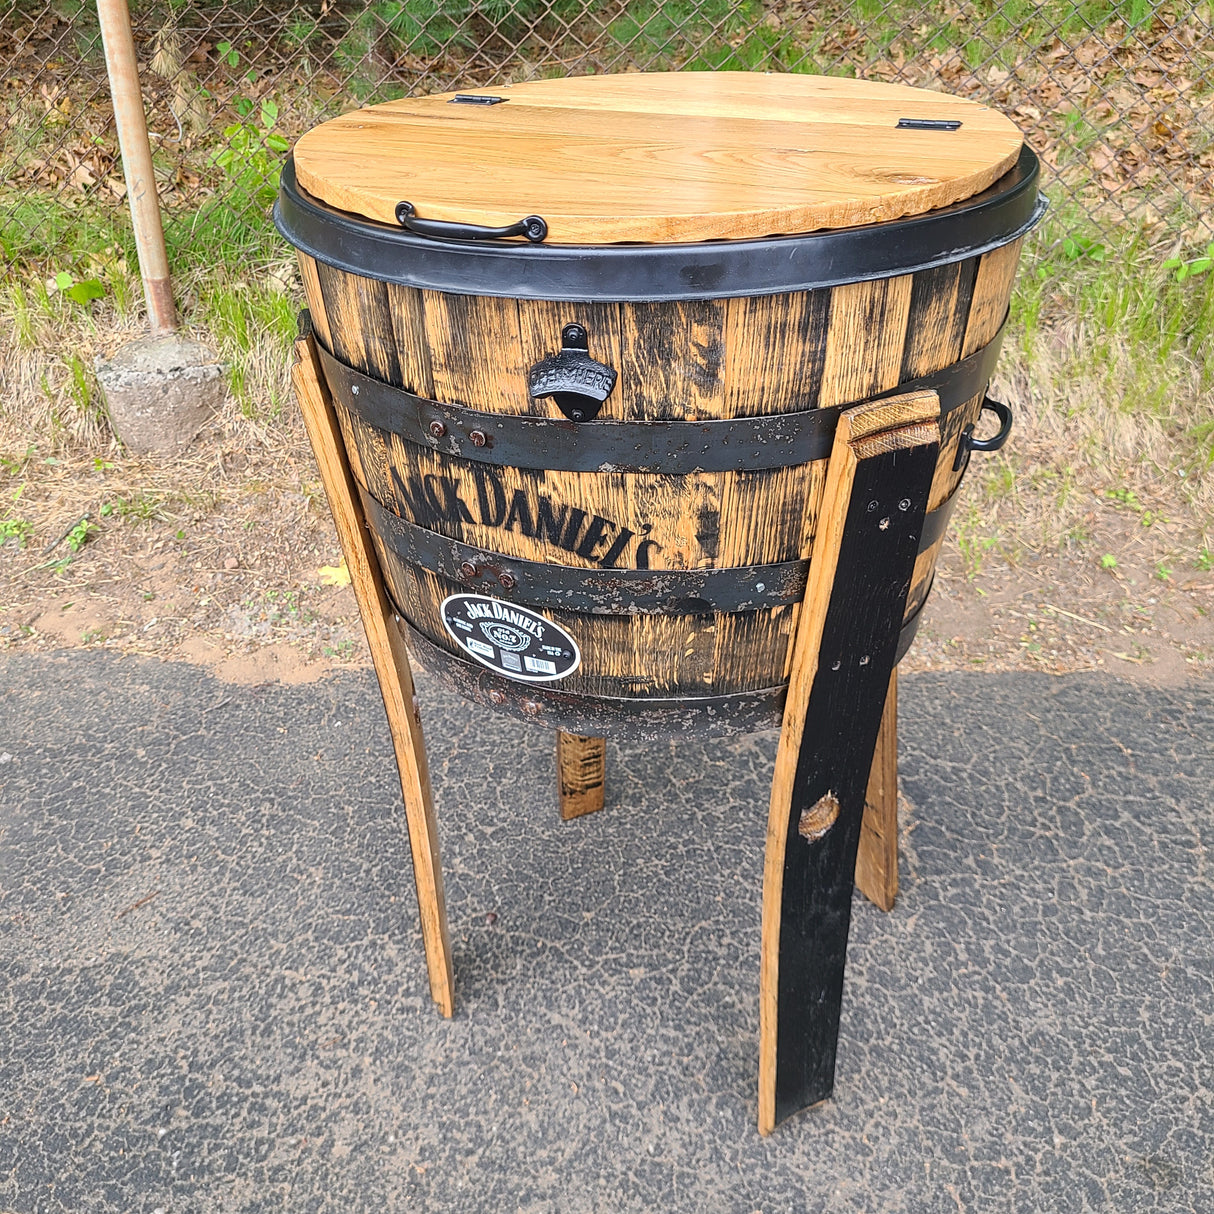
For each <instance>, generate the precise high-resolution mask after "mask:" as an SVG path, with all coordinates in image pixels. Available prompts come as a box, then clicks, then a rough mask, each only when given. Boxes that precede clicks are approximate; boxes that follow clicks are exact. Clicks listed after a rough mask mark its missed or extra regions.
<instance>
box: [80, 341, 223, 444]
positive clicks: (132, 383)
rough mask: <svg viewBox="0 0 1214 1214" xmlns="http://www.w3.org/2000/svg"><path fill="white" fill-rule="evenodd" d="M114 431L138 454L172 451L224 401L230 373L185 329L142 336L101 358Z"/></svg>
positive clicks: (99, 373) (102, 381) (100, 370)
mask: <svg viewBox="0 0 1214 1214" xmlns="http://www.w3.org/2000/svg"><path fill="white" fill-rule="evenodd" d="M97 380H98V382H99V383H100V384H101V389H102V391H103V392H104V394H105V403H106V408H107V409H108V411H109V415H110V422H111V424H112V425H113V427H114V433H115V434H116V435H117V436H118V437H119V438H120V439H121V440H122V442H123V443H124V444H125V445H126V446H127V447H129V448H130V449H131V450H132V451H134V452H136V453H138V454H148V453H160V454H170V453H172V452H176V451H180V450H181V449H182V448H183V447H185V446H187V445H188V444H189V442H190V441H191V439H193V438H194V436H195V435H196V434H197V433H198V432H199V430H201V429H202V427H203V426H204V425H206V423H207V422H208V421H209V420H210V418H211V417H212V416H213V414H214V413H215V412H216V411H217V410H218V409H219V408H220V407H221V406H222V405H223V401H224V397H225V396H226V394H227V376H226V374H225V368H224V366H223V364H222V363H220V362H218V361H217V359H216V357H215V355H214V354H213V353H212V352H211V351H210V350H208V349H207V347H206V346H204V345H202V344H201V342H197V341H194V340H193V339H192V338H189V337H184V336H182V335H181V334H180V333H168V334H164V335H162V336H158V337H141V338H139V339H138V340H136V341H133V342H130V343H128V344H127V345H125V346H123V347H122V348H121V349H120V350H119V351H118V352H117V353H116V354H115V355H114V357H113V358H111V359H108V360H98V363H97Z"/></svg>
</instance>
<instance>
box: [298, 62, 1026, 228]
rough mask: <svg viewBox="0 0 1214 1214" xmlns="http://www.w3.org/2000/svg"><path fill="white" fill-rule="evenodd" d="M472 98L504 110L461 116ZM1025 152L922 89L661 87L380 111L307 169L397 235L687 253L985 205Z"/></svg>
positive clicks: (834, 82)
mask: <svg viewBox="0 0 1214 1214" xmlns="http://www.w3.org/2000/svg"><path fill="white" fill-rule="evenodd" d="M469 95H471V96H474V97H479V98H485V97H500V98H503V99H504V100H502V101H500V102H498V103H496V104H493V103H486V102H484V101H480V102H464V101H456V100H455V98H456V97H458V96H465V97H466V96H469ZM900 122H901V123H902V125H899V124H900ZM925 122H926V123H927V124H929V125H928V127H927V129H922V128H919V127H917V125H916V124H920V123H925ZM908 124H909V125H908ZM932 124H948V127H949V128H950V129H940V128H939V127H936V128H935V129H933V125H932ZM1021 144H1022V139H1021V135H1020V132H1019V130H1017V128H1016V127H1015V125H1014V124H1013V123H1012V122H1010V121H1009V120H1008V119H1007V118H1005V117H1003V116H1002V115H1001V114H999V113H998V112H996V111H995V110H992V109H989V108H987V107H986V106H982V105H978V104H977V103H976V102H973V101H966V100H964V99H962V98H959V97H951V96H947V95H945V94H943V93H934V92H930V91H928V90H926V89H915V88H910V87H908V86H905V85H898V84H884V83H878V82H874V81H862V80H849V79H843V78H839V77H832V76H804V75H794V74H782V75H762V74H759V73H752V72H661V73H650V74H632V75H618V76H578V77H568V78H565V79H559V80H539V81H532V82H529V83H526V84H513V85H503V86H501V87H498V88H495V89H492V90H490V89H478V90H476V91H475V92H474V93H471V94H454V93H442V94H438V95H435V96H431V97H414V98H406V99H404V100H401V101H389V102H386V103H385V104H383V105H375V106H370V107H368V108H366V109H361V110H356V111H354V112H353V113H350V114H345V115H343V116H342V117H340V118H335V119H333V120H332V121H330V122H326V123H323V124H322V125H320V126H318V127H315V128H314V129H313V130H311V131H309V132H308V133H307V134H306V135H304V136H303V138H301V139H300V140H299V142H298V143H297V144H296V145H295V170H296V173H297V175H298V181H299V184H300V185H301V186H302V187H303V188H304V189H305V190H306V191H307V192H308V193H310V194H311V195H313V196H314V197H315V198H318V199H320V200H321V201H322V202H324V203H327V204H328V205H330V206H332V207H336V208H338V209H340V210H343V211H348V212H353V213H355V214H357V215H361V216H364V217H366V218H368V219H374V220H379V221H381V222H384V223H388V224H393V225H395V224H396V223H397V220H396V207H397V204H398V203H400V202H402V201H407V202H410V203H412V204H413V207H414V211H415V214H416V216H417V217H418V218H420V219H428V220H440V221H446V222H456V223H464V224H476V225H483V226H488V227H503V226H507V225H510V224H514V223H517V222H518V221H519V220H520V219H522V218H523V217H524V216H528V215H533V214H534V215H540V216H542V217H543V218H544V220H545V221H546V223H547V225H548V235H547V240H548V241H549V242H551V243H561V244H611V243H617V242H621V241H636V242H644V243H655V242H657V243H667V242H672V243H677V242H685V241H701V240H717V239H726V240H746V239H754V238H757V237H762V236H772V235H781V234H789V233H796V232H810V231H816V230H821V229H824V228H849V227H856V226H859V225H861V224H869V223H880V222H885V221H888V220H893V219H898V218H900V217H902V216H907V215H917V214H922V213H923V212H925V211H930V210H933V209H935V208H937V207H942V206H948V205H949V204H951V203H955V202H959V201H961V200H963V199H965V198H969V197H971V196H972V195H974V194H977V193H979V192H980V191H982V190H984V189H986V187H987V186H989V185H991V184H992V183H993V182H994V181H996V180H998V178H999V177H1001V176H1002V175H1003V174H1004V173H1005V172H1006V171H1007V170H1008V169H1009V168H1011V167H1012V165H1013V164H1014V163H1015V162H1016V158H1017V155H1018V154H1019V151H1020V148H1021Z"/></svg>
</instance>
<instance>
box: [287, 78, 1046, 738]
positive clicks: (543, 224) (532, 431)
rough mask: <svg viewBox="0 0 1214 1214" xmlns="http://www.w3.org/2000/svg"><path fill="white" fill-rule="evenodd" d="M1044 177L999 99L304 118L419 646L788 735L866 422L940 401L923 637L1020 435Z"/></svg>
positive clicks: (577, 711)
mask: <svg viewBox="0 0 1214 1214" xmlns="http://www.w3.org/2000/svg"><path fill="white" fill-rule="evenodd" d="M1037 175H1038V174H1037V160H1036V157H1035V156H1034V155H1033V153H1032V151H1031V150H1029V148H1027V147H1026V146H1025V145H1024V144H1023V141H1022V139H1021V136H1020V133H1019V132H1018V131H1017V130H1016V128H1015V127H1014V126H1013V125H1012V124H1011V123H1010V122H1009V121H1007V120H1006V119H1004V118H1003V117H1001V116H1000V115H998V114H997V113H995V112H993V111H992V110H990V109H987V108H985V107H982V106H979V105H977V104H975V103H973V102H969V101H964V100H961V99H958V98H955V97H949V96H945V95H941V94H938V93H933V92H928V91H924V90H918V89H911V88H907V87H903V86H898V85H890V84H876V83H868V82H860V81H853V80H842V79H834V78H825V77H812V76H799V75H781V76H766V75H758V74H748V73H720V74H713V73H667V74H653V75H628V76H601V77H583V78H574V79H565V80H546V81H540V82H534V83H528V84H518V85H511V86H503V87H500V88H497V89H494V90H492V91H490V90H477V91H476V92H475V93H471V94H455V95H452V94H444V95H441V96H434V97H423V98H412V99H406V100H402V101H394V102H389V103H387V104H384V105H377V106H372V107H370V108H368V109H363V110H359V111H356V112H354V113H351V114H347V115H345V116H344V117H341V118H337V119H334V120H333V121H330V122H326V123H324V124H323V125H321V126H319V127H317V128H315V129H314V130H312V131H311V132H309V133H308V134H306V135H305V136H304V137H303V138H302V139H300V140H299V142H298V143H297V144H296V146H295V149H294V152H293V155H292V158H291V160H290V161H289V162H288V164H287V166H286V168H285V169H284V172H283V176H282V188H281V193H280V197H279V201H278V205H277V207H276V211H275V218H276V222H277V224H278V226H279V229H280V231H281V232H282V233H283V234H284V235H285V236H286V238H287V239H288V240H289V241H290V242H291V243H292V244H293V245H294V246H295V247H296V249H297V250H298V253H299V261H300V266H301V270H302V276H303V281H304V285H305V289H306V293H307V300H308V309H309V313H310V317H311V325H312V327H313V333H314V336H315V337H316V339H317V342H318V346H319V348H320V357H321V361H322V363H323V367H324V375H325V379H326V381H327V385H328V389H329V391H330V393H331V395H332V399H333V401H334V405H335V407H336V411H337V415H338V418H339V421H340V424H341V427H342V431H343V435H344V438H345V442H346V447H347V450H348V452H349V456H350V463H351V467H352V470H353V473H354V476H355V479H356V480H357V483H358V486H359V490H360V492H361V494H362V497H363V505H364V508H365V511H366V514H367V518H368V522H369V524H370V526H371V528H372V531H373V535H374V541H375V547H376V550H377V553H378V556H379V558H380V563H381V565H382V568H383V572H384V579H385V582H386V586H387V590H388V593H389V595H390V597H391V599H392V602H393V604H394V606H395V608H396V610H397V612H398V613H399V617H400V627H401V628H402V630H403V631H404V632H405V633H406V637H407V643H408V646H409V649H410V652H411V654H412V655H413V656H414V658H415V659H417V660H419V661H420V662H421V663H422V664H423V665H424V666H425V667H427V668H429V669H430V670H432V671H434V672H437V673H438V674H440V675H442V676H444V677H445V678H447V679H448V680H449V681H451V682H452V683H453V684H454V685H455V686H456V687H458V688H459V689H460V690H461V691H462V692H463V693H465V694H466V695H468V696H470V697H472V698H474V699H477V700H481V701H483V702H485V703H487V704H490V705H492V706H493V707H495V708H498V709H500V710H503V711H508V712H513V713H516V714H518V715H521V716H523V717H525V718H527V719H530V720H534V721H538V722H541V723H543V724H545V725H548V726H552V727H556V728H559V729H562V730H565V731H567V732H569V733H574V734H583V735H603V734H611V735H613V736H617V737H618V736H623V737H654V736H661V735H663V734H670V733H672V732H675V731H681V730H684V729H687V728H700V729H704V730H706V731H708V732H713V733H720V732H726V731H729V730H734V729H757V728H775V727H778V725H779V723H780V711H781V704H782V697H783V694H784V689H785V687H786V685H787V681H788V657H789V644H790V638H791V637H792V635H793V629H794V624H795V621H796V616H797V612H798V610H799V607H800V603H801V599H802V597H803V595H804V591H805V584H806V571H807V568H808V563H809V561H810V560H812V556H813V541H814V533H815V519H816V514H817V509H818V505H819V502H820V500H821V495H822V490H823V485H824V478H825V469H826V465H827V457H828V455H829V453H830V448H831V441H832V436H833V432H834V426H835V422H836V420H837V418H838V415H839V413H840V412H841V411H842V409H843V408H844V407H846V406H850V405H853V404H855V403H857V402H862V401H866V400H870V399H873V398H877V397H881V396H883V395H891V394H894V393H901V392H906V391H910V390H913V389H916V388H926V389H931V390H933V391H935V392H936V393H937V394H938V396H939V399H940V408H941V433H942V440H943V441H942V443H941V446H940V454H939V462H938V465H937V467H936V472H935V478H934V482H933V484H932V488H931V494H930V500H929V503H928V515H927V520H926V523H925V525H924V528H923V536H922V541H921V545H920V554H919V558H918V562H917V564H916V566H915V571H914V576H913V579H912V585H911V589H910V594H909V598H908V601H907V607H906V623H905V625H904V628H903V635H902V642H901V645H900V653H901V652H904V651H905V648H906V646H907V645H909V643H910V640H911V638H912V637H913V634H914V628H915V625H916V622H917V620H918V616H919V611H920V609H921V607H922V605H923V602H924V600H925V598H926V596H927V593H928V591H929V589H930V586H931V580H932V573H933V570H934V567H935V563H936V557H937V554H938V552H939V549H940V544H941V542H942V539H943V536H944V531H945V525H946V523H947V520H948V517H949V514H950V512H951V509H952V506H953V503H954V501H955V494H956V492H957V488H958V485H959V483H960V481H961V478H962V476H963V475H964V472H965V468H966V464H967V460H968V454H969V450H970V449H971V448H975V447H981V446H986V447H987V448H988V449H993V448H994V446H995V445H996V444H997V443H998V442H1000V441H1002V436H1005V434H1006V430H1007V424H1008V415H1007V413H1006V410H1004V409H1003V407H1002V406H998V405H995V404H994V403H993V402H990V401H988V400H987V399H986V396H985V393H986V388H987V383H988V380H989V378H990V375H991V372H992V369H993V367H994V363H995V359H996V357H997V355H998V351H999V343H1000V340H1001V336H1002V332H1003V326H1004V323H1005V317H1006V314H1007V308H1008V298H1009V294H1010V291H1011V288H1012V282H1013V277H1014V274H1015V271H1016V265H1017V261H1018V258H1019V254H1020V246H1021V241H1022V238H1023V236H1024V234H1025V233H1026V232H1027V231H1028V229H1029V228H1030V227H1031V226H1032V225H1033V224H1034V223H1035V222H1036V220H1037V219H1038V218H1039V216H1040V214H1041V211H1042V209H1043V205H1044V204H1043V202H1042V201H1041V200H1039V198H1038V194H1037ZM984 408H989V409H992V410H994V411H996V412H998V413H999V415H1000V419H1001V421H1002V423H1003V425H1002V428H1001V431H1000V436H999V437H997V438H996V439H994V440H985V441H984V440H979V439H976V438H975V437H974V431H975V427H976V426H977V423H978V420H979V416H980V413H981V412H982V411H983V409H984ZM492 603H496V604H498V606H497V607H493V606H486V604H492ZM478 612H479V613H481V617H480V618H479V619H478V615H477V613H478ZM537 620H538V621H539V622H538V623H537V622H536V621H537ZM528 621H530V622H528ZM481 624H484V628H481V627H480V625H481ZM501 625H504V628H503V627H500V626H501ZM495 629H496V631H495ZM491 634H492V635H491ZM499 642H500V644H499ZM477 646H479V650H478V648H477ZM520 653H521V654H522V658H521V659H520V657H519V656H518V654H520ZM545 655H546V656H545ZM522 661H526V662H527V666H526V668H523V667H522Z"/></svg>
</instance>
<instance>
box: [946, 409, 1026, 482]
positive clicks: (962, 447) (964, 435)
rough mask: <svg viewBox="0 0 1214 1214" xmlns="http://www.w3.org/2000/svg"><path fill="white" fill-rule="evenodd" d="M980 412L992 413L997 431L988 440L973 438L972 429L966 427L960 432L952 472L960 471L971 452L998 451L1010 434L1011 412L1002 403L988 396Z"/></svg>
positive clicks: (971, 427)
mask: <svg viewBox="0 0 1214 1214" xmlns="http://www.w3.org/2000/svg"><path fill="white" fill-rule="evenodd" d="M982 412H983V413H988V412H989V413H993V414H994V415H995V416H996V417H997V418H998V419H999V429H998V431H997V432H996V433H994V434H992V435H991V437H990V438H975V437H974V427H973V426H966V427H965V429H964V430H963V431H962V432H961V440H960V442H958V444H957V458H956V459H955V460H954V461H953V471H954V472H957V471H958V470H960V469H961V468H962V467H963V466H964V464H965V463H966V461H967V460H968V459H969V453H970V452H971V451H998V450H999V449H1000V448H1001V447H1002V446H1003V444H1004V443H1006V442H1007V439H1008V435H1009V434H1011V432H1012V410H1011V407H1010V406H1009V405H1005V404H1004V403H1003V402H1002V401H998V400H991V398H990V397H989V396H987V397H985V398H984V399H983V401H982Z"/></svg>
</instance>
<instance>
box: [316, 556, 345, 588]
mask: <svg viewBox="0 0 1214 1214" xmlns="http://www.w3.org/2000/svg"><path fill="white" fill-rule="evenodd" d="M319 572H320V584H321V585H322V586H348V585H349V584H350V570H349V569H348V568H347V567H346V558H345V557H344V556H343V557H342V558H341V564H340V565H321V567H320V570H319Z"/></svg>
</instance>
